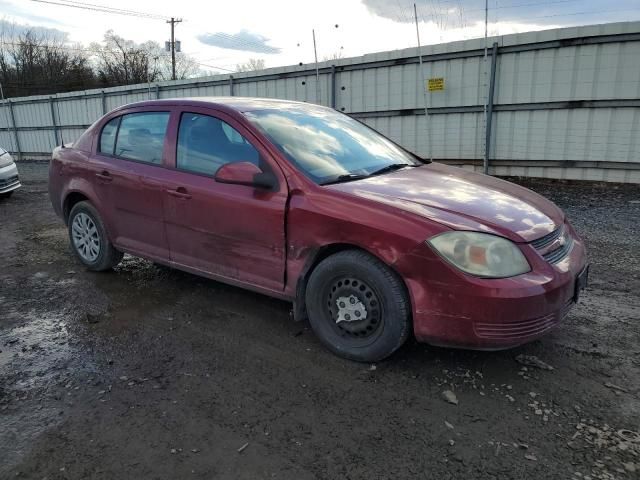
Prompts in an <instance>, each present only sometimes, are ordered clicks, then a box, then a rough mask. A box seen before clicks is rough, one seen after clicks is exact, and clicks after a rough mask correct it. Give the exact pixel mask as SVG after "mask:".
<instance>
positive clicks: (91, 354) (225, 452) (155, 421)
mask: <svg viewBox="0 0 640 480" xmlns="http://www.w3.org/2000/svg"><path fill="white" fill-rule="evenodd" d="M20 170H21V173H22V176H23V179H24V188H22V189H21V190H19V191H18V192H16V194H15V195H14V196H13V197H12V198H11V199H10V200H6V201H2V202H1V203H0V307H1V308H0V478H3V479H4V478H34V479H43V478H47V479H79V478H95V479H118V480H120V479H127V478H135V479H142V478H145V479H146V478H159V479H160V478H163V479H164V478H171V479H185V478H194V479H198V478H206V479H212V478H241V479H260V478H284V479H307V478H309V479H316V478H317V479H342V478H345V479H378V478H380V479H404V478H424V479H449V478H451V479H461V478H465V479H466V478H482V479H485V478H486V479H490V478H496V479H498V478H500V479H502V478H505V479H510V478H513V479H578V478H581V479H587V478H592V479H596V478H602V479H613V478H616V479H632V478H636V479H637V478H640V437H639V435H638V433H637V432H638V431H639V430H640V345H639V342H638V340H639V338H640V335H639V334H640V299H639V296H638V292H639V291H640V236H638V223H639V221H640V188H638V186H613V185H608V186H602V185H596V184H581V185H576V184H562V183H558V182H543V181H528V182H526V185H527V186H529V187H531V188H533V189H534V190H537V191H539V192H541V193H543V194H545V195H548V196H550V197H551V198H552V199H553V200H555V201H556V202H557V203H558V204H559V205H560V206H561V207H562V208H564V209H565V210H566V212H567V214H568V216H569V218H570V219H571V220H572V221H573V223H574V225H575V226H576V228H577V230H578V231H579V232H581V233H582V234H583V235H584V237H585V238H586V241H587V244H588V247H589V251H590V258H591V262H592V269H591V284H590V287H589V290H588V292H587V293H586V294H585V295H584V297H583V298H582V300H581V302H580V304H579V305H578V306H576V307H575V308H574V309H573V310H572V312H571V313H570V315H569V316H568V318H567V319H566V321H564V323H562V324H561V325H560V326H559V327H558V328H557V329H556V330H555V331H554V332H553V333H551V334H549V335H548V336H546V337H545V338H543V339H542V340H540V341H537V342H534V343H532V344H530V345H527V346H524V347H521V348H517V349H515V350H511V351H506V352H497V353H487V352H469V351H459V350H449V349H441V348H433V347H429V346H427V345H421V344H417V343H415V342H409V343H408V344H407V345H406V346H405V347H404V348H403V349H402V350H401V351H399V352H398V353H397V354H396V355H394V356H393V357H392V358H391V359H389V360H387V361H385V362H381V363H378V364H377V365H363V364H358V363H352V362H348V361H345V360H341V359H339V358H336V357H334V356H333V355H331V354H329V353H327V352H326V351H325V350H324V349H323V348H322V347H321V346H320V344H319V343H318V341H317V340H316V339H315V338H314V336H313V333H312V332H311V331H310V330H309V327H308V325H306V324H300V323H294V322H293V321H292V320H291V319H290V317H289V305H288V304H286V303H283V302H280V301H276V300H273V299H270V298H267V297H264V296H261V295H257V294H253V293H248V292H246V291H243V290H240V289H237V288H233V287H228V286H225V285H222V284H220V283H216V282H213V281H209V280H205V279H202V278H198V277H196V276H193V275H189V274H185V273H181V272H178V271H174V270H171V269H168V268H164V267H159V266H156V265H154V264H152V263H150V262H147V261H143V260H139V259H135V258H131V257H125V261H124V262H123V263H122V264H121V265H120V266H119V267H118V268H117V269H116V270H115V271H113V272H110V273H102V274H95V273H90V272H87V271H85V270H84V269H83V268H82V267H81V266H80V265H79V264H78V263H77V262H76V261H75V260H74V258H73V257H72V256H71V255H70V253H69V248H68V243H67V237H66V230H65V228H64V226H63V225H62V223H61V222H60V220H59V219H58V218H56V217H55V215H54V213H53V211H52V210H51V207H50V204H49V199H48V196H47V183H46V171H47V165H46V164H42V163H40V164H39V163H22V164H20ZM521 354H525V355H535V356H537V357H538V358H539V359H540V360H543V361H544V362H546V363H548V364H549V365H551V366H553V367H554V369H553V370H543V369H538V368H532V367H523V365H522V364H521V363H519V362H518V361H516V357H517V356H518V355H521ZM444 390H451V391H453V392H454V393H455V395H456V397H457V400H458V404H457V405H454V404H451V403H447V402H446V401H445V400H444V398H443V396H442V392H443V391H444Z"/></svg>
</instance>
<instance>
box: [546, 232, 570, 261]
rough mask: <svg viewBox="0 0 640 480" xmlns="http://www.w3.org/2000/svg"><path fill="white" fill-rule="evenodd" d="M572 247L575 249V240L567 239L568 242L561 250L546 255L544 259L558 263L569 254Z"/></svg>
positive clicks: (557, 249)
mask: <svg viewBox="0 0 640 480" xmlns="http://www.w3.org/2000/svg"><path fill="white" fill-rule="evenodd" d="M572 247H573V238H571V237H566V241H565V243H564V245H562V246H560V247H559V248H556V249H555V250H553V251H552V252H549V253H545V254H544V255H543V256H542V258H544V259H545V260H546V261H547V262H549V263H558V262H559V261H561V260H562V259H563V258H564V257H566V256H567V255H568V254H569V252H570V251H571V248H572Z"/></svg>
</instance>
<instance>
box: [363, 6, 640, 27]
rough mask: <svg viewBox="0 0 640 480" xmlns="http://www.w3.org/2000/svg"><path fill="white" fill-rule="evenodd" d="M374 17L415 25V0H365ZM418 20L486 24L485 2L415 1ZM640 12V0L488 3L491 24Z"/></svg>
mask: <svg viewBox="0 0 640 480" xmlns="http://www.w3.org/2000/svg"><path fill="white" fill-rule="evenodd" d="M362 3H363V4H364V5H365V6H366V7H367V9H368V10H369V11H370V12H371V13H373V14H374V15H378V16H380V17H383V18H388V19H390V20H393V21H395V22H399V23H412V22H413V21H414V16H413V4H414V0H362ZM415 3H416V5H417V9H418V18H419V19H420V20H421V21H423V22H432V23H434V24H435V25H437V26H438V27H439V28H440V29H443V30H446V29H453V28H464V27H467V26H469V25H472V24H474V23H476V22H484V2H480V1H478V0H442V1H440V0H437V1H425V2H415ZM631 11H635V12H636V15H637V14H638V13H640V6H639V5H638V3H637V0H609V1H607V2H606V3H605V2H602V1H601V0H550V1H549V2H546V3H543V2H541V1H539V0H519V1H516V2H514V3H511V4H502V2H500V3H496V2H494V1H490V2H489V23H496V22H516V23H521V24H528V23H535V24H538V25H550V24H554V25H555V24H563V25H574V24H581V25H584V24H589V23H603V22H614V21H627V20H628V17H629V14H630V13H629V12H631Z"/></svg>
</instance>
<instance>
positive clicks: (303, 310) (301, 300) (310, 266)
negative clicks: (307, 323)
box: [293, 243, 413, 321]
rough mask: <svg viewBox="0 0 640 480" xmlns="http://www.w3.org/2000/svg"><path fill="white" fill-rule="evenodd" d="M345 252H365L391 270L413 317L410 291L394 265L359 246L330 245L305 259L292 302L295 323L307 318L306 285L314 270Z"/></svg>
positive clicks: (346, 244) (347, 244) (345, 244)
mask: <svg viewBox="0 0 640 480" xmlns="http://www.w3.org/2000/svg"><path fill="white" fill-rule="evenodd" d="M346 250H358V251H361V252H365V253H367V254H369V255H371V256H372V257H374V258H376V259H377V260H379V261H380V262H382V263H383V264H384V265H386V266H387V267H388V268H389V269H391V271H393V272H394V273H395V274H396V275H397V276H398V278H399V279H400V281H401V282H402V285H403V286H404V289H405V292H406V294H407V298H409V302H410V305H409V311H410V312H411V317H413V298H412V295H411V291H410V289H409V286H408V285H407V283H406V282H405V280H404V278H403V277H402V275H401V274H400V272H398V270H397V269H396V268H395V266H394V265H392V264H389V263H388V262H386V261H385V260H384V258H382V257H381V256H380V255H376V254H375V253H374V252H371V251H369V250H367V249H365V248H362V247H361V246H359V245H355V244H352V243H330V244H327V245H323V246H321V247H319V248H317V249H315V251H314V252H313V253H312V254H310V255H309V256H308V257H307V260H306V262H305V265H304V268H303V269H302V272H301V273H300V275H299V276H298V281H297V283H296V290H295V298H294V300H293V319H294V320H295V321H299V320H304V319H306V318H307V305H306V301H305V296H306V291H307V284H308V283H309V277H310V276H311V274H312V273H313V271H314V270H315V268H316V267H317V266H318V265H319V264H320V262H322V261H323V260H324V259H325V258H327V257H330V256H331V255H334V254H336V253H339V252H343V251H346Z"/></svg>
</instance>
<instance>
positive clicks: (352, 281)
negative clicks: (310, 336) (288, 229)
mask: <svg viewBox="0 0 640 480" xmlns="http://www.w3.org/2000/svg"><path fill="white" fill-rule="evenodd" d="M305 303H306V307H307V313H308V315H309V323H310V324H311V328H313V331H314V332H315V334H316V335H317V336H318V339H320V341H321V342H322V343H323V344H324V345H325V346H326V347H327V348H329V349H330V350H331V351H332V352H334V353H336V354H337V355H340V356H342V357H345V358H349V359H351V360H357V361H360V362H375V361H378V360H381V359H383V358H386V357H388V356H389V355H391V354H392V353H393V352H395V351H396V350H397V349H398V348H400V346H401V345H402V344H403V343H404V341H405V340H406V339H407V337H408V336H409V335H410V333H411V311H410V305H411V303H410V301H409V298H408V295H407V292H406V289H405V286H404V284H403V282H402V279H401V278H400V277H399V276H398V275H397V274H396V273H395V272H394V271H393V270H391V269H390V268H389V267H387V266H386V265H385V264H384V263H383V262H381V261H380V260H378V259H377V258H375V257H374V256H373V255H371V254H369V253H367V252H363V251H360V250H344V251H342V252H338V253H334V254H333V255H330V256H328V257H326V258H325V259H324V260H322V261H321V262H320V263H318V265H316V267H315V268H314V269H313V271H312V273H311V276H310V277H309V281H308V283H307V285H306V290H305Z"/></svg>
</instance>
